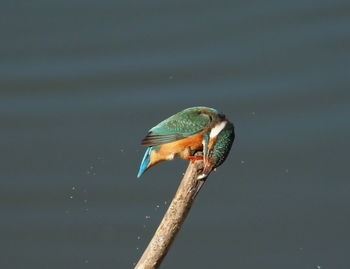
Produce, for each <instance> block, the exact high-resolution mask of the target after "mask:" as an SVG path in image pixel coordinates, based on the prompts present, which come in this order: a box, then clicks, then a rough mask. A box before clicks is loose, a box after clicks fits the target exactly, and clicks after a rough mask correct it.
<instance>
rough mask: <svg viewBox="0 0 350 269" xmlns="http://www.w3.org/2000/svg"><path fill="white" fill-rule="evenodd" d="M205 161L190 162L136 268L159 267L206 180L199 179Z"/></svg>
mask: <svg viewBox="0 0 350 269" xmlns="http://www.w3.org/2000/svg"><path fill="white" fill-rule="evenodd" d="M202 170H203V162H202V161H195V162H190V164H189V165H188V168H187V170H186V173H185V175H184V177H183V178H182V181H181V183H180V186H179V188H178V189H177V192H176V194H175V197H174V198H173V200H172V202H171V204H170V205H169V208H168V210H167V212H166V213H165V215H164V217H163V219H162V221H161V223H160V224H159V226H158V229H157V231H156V232H155V234H154V235H153V238H152V240H151V241H150V242H149V244H148V246H147V248H146V250H145V251H144V253H143V255H142V257H141V258H140V260H139V262H138V263H137V264H136V266H135V269H154V268H158V267H159V266H160V264H161V262H162V260H163V258H164V257H165V255H166V254H167V252H168V250H169V248H170V246H171V243H172V242H173V241H174V239H175V237H176V235H177V233H178V231H179V230H180V229H181V225H182V223H183V222H184V220H185V218H186V216H187V214H188V212H189V211H190V209H191V206H192V204H193V201H194V199H195V197H196V195H197V193H198V191H199V189H200V187H201V186H202V185H203V183H204V181H200V180H198V179H197V177H198V175H199V174H200V172H201V171H202Z"/></svg>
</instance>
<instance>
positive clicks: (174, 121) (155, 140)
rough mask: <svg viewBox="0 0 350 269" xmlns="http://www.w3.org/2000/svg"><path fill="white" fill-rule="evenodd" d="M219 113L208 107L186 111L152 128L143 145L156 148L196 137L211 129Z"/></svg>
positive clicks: (142, 142)
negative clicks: (211, 124) (156, 146)
mask: <svg viewBox="0 0 350 269" xmlns="http://www.w3.org/2000/svg"><path fill="white" fill-rule="evenodd" d="M217 113H218V112H217V111H216V110H215V109H210V108H206V107H193V108H188V109H185V110H183V111H181V112H179V113H177V114H175V115H173V116H171V117H169V118H167V119H166V120H164V121H162V122H160V123H159V124H157V125H156V126H154V127H153V128H151V129H150V130H149V132H148V134H147V136H146V137H145V138H144V139H143V140H142V141H141V144H142V145H145V146H154V145H160V144H164V143H169V142H174V141H177V140H180V139H184V138H186V137H190V136H192V135H195V134H196V133H198V132H200V131H203V129H205V128H207V127H209V126H210V123H211V122H212V121H213V118H214V117H215V115H216V114H217Z"/></svg>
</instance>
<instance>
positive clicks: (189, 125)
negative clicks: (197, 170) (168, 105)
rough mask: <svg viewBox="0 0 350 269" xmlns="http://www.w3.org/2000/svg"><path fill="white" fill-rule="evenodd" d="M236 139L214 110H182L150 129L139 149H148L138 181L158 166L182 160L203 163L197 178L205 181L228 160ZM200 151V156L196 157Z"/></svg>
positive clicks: (200, 108) (201, 107)
mask: <svg viewBox="0 0 350 269" xmlns="http://www.w3.org/2000/svg"><path fill="white" fill-rule="evenodd" d="M234 138H235V132H234V126H233V124H232V123H231V122H230V121H229V120H228V119H227V118H226V116H225V115H224V114H222V113H220V112H219V111H217V110H216V109H214V108H209V107H204V106H198V107H191V108H187V109H185V110H182V111H180V112H178V113H176V114H175V115H173V116H171V117H169V118H167V119H165V120H164V121H162V122H160V123H159V124H157V125H156V126H154V127H153V128H151V129H150V130H149V132H148V134H147V135H146V136H145V138H143V139H142V141H141V145H144V146H147V147H148V148H147V150H146V152H145V155H144V157H143V159H142V162H141V165H140V169H139V172H138V174H137V177H140V176H141V175H142V174H143V173H144V172H145V171H146V170H147V169H149V168H150V167H152V166H154V165H156V164H157V163H159V162H162V161H167V160H172V159H174V158H175V157H177V156H178V157H181V158H183V159H185V160H190V161H195V160H203V162H204V168H203V171H202V173H201V174H200V175H199V176H198V179H199V180H204V179H206V178H207V177H208V175H209V174H210V173H211V172H212V171H213V170H214V169H215V168H217V167H218V166H220V165H221V164H222V163H223V162H224V161H225V159H226V157H227V156H228V154H229V152H230V150H231V147H232V144H233V141H234ZM198 151H201V152H202V153H203V154H202V156H196V155H195V153H196V152H198Z"/></svg>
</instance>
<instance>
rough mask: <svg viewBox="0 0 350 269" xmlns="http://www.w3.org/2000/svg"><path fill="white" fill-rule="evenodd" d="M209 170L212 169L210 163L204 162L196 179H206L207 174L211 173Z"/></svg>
mask: <svg viewBox="0 0 350 269" xmlns="http://www.w3.org/2000/svg"><path fill="white" fill-rule="evenodd" d="M211 171H213V167H212V165H211V164H210V163H208V162H207V163H205V166H204V169H203V172H202V173H201V174H200V175H199V176H198V177H197V179H199V180H204V179H206V178H207V177H208V176H209V174H210V173H211Z"/></svg>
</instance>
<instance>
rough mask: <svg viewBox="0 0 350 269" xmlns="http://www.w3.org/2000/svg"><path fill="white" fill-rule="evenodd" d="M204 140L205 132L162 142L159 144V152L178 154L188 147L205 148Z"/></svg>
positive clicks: (162, 153) (192, 148) (194, 148)
mask: <svg viewBox="0 0 350 269" xmlns="http://www.w3.org/2000/svg"><path fill="white" fill-rule="evenodd" d="M202 140H203V132H201V133H198V134H196V135H193V136H190V137H187V138H184V139H180V140H177V141H174V142H170V143H166V144H162V145H160V146H159V153H160V154H161V155H164V156H166V155H170V154H175V155H176V154H179V153H180V152H182V151H184V150H188V149H190V150H201V149H202V148H203V144H202Z"/></svg>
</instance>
